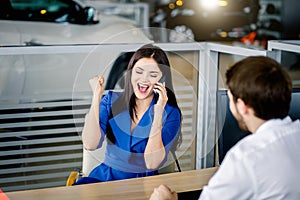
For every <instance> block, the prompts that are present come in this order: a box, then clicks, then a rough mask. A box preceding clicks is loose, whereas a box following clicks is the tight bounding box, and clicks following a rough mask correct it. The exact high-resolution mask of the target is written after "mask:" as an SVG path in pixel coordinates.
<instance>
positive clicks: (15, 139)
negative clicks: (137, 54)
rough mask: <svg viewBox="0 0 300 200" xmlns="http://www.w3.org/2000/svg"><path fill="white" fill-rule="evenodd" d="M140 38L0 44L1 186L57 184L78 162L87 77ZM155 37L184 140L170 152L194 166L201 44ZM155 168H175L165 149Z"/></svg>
mask: <svg viewBox="0 0 300 200" xmlns="http://www.w3.org/2000/svg"><path fill="white" fill-rule="evenodd" d="M142 45H143V44H111V45H104V44H103V45H74V46H35V47H1V48H0V60H1V62H0V76H1V77H0V81H1V84H0V140H1V142H0V150H1V151H0V177H1V178H0V188H1V189H2V190H3V191H6V192H8V191H16V190H25V189H35V188H46V187H55V186H63V185H65V183H66V180H67V177H68V175H69V173H70V172H71V171H72V170H81V169H82V167H83V166H82V160H83V149H82V142H81V130H82V127H83V123H84V116H85V114H86V113H87V111H88V109H89V105H90V102H91V97H92V93H91V90H90V87H89V83H88V80H89V79H90V78H92V77H93V76H95V75H100V74H104V76H105V78H106V79H107V77H108V76H109V74H111V73H114V72H115V70H113V69H114V68H115V67H120V66H119V65H117V64H116V63H115V60H116V59H117V58H119V56H120V55H123V54H124V53H126V52H133V51H135V50H136V49H138V48H139V47H141V46H142ZM157 45H158V46H160V47H161V48H163V49H164V50H165V51H166V52H167V54H168V56H169V58H170V62H171V66H172V78H173V84H174V90H175V94H176V96H177V99H178V103H179V106H180V108H181V110H182V114H183V121H182V134H183V142H182V145H181V147H180V148H179V149H178V150H177V151H176V155H177V157H178V158H179V163H180V167H181V170H183V171H186V170H191V169H195V168H196V167H195V166H196V164H195V163H196V161H195V160H196V159H195V157H196V151H195V149H196V147H195V144H196V142H195V141H196V133H197V116H198V113H197V109H196V108H197V104H198V99H197V97H198V71H199V67H200V66H199V63H200V61H199V59H200V54H201V52H202V51H203V49H204V48H203V44H198V43H190V44H157ZM119 79H120V80H122V77H119ZM120 85H121V84H119V82H118V81H117V82H116V83H114V84H110V87H112V88H111V89H114V90H122V88H121V86H120ZM105 92H106V91H105ZM202 107H205V106H202ZM103 153H104V151H102V154H103ZM100 157H101V156H100ZM170 166H171V167H170ZM160 171H161V173H169V172H174V171H177V168H175V165H174V160H173V159H172V157H170V158H169V160H168V162H167V163H166V165H165V166H163V168H162V169H161V170H160Z"/></svg>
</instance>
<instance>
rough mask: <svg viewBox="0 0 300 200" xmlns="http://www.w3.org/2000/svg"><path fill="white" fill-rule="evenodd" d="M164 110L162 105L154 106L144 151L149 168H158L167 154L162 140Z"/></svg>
mask: <svg viewBox="0 0 300 200" xmlns="http://www.w3.org/2000/svg"><path fill="white" fill-rule="evenodd" d="M163 112H164V109H163V108H162V107H161V106H158V105H155V106H154V118H153V122H152V127H151V130H150V134H149V139H148V143H147V146H146V149H145V152H144V158H145V163H146V166H147V168H148V169H156V168H157V167H158V166H159V165H160V164H161V162H162V161H163V160H164V158H165V156H166V151H165V147H164V144H163V141H162V115H163Z"/></svg>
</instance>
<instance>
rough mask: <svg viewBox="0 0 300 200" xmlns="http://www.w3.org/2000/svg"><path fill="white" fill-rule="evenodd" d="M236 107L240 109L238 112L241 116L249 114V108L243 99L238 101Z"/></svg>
mask: <svg viewBox="0 0 300 200" xmlns="http://www.w3.org/2000/svg"><path fill="white" fill-rule="evenodd" d="M236 107H237V109H238V112H239V113H240V114H241V115H245V114H248V112H249V107H248V106H247V105H246V104H245V102H244V101H243V99H240V98H238V99H237V102H236Z"/></svg>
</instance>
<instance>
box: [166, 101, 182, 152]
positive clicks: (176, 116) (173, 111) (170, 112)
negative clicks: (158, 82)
mask: <svg viewBox="0 0 300 200" xmlns="http://www.w3.org/2000/svg"><path fill="white" fill-rule="evenodd" d="M166 113H167V117H166V119H165V120H164V122H163V128H162V140H163V143H164V146H165V150H166V153H167V154H168V153H169V151H170V149H171V147H172V145H173V144H174V142H176V141H177V138H178V134H179V131H180V130H179V129H180V126H181V115H180V111H179V110H178V109H177V108H175V107H172V106H168V107H167V108H166Z"/></svg>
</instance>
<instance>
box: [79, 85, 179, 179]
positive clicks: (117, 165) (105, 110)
mask: <svg viewBox="0 0 300 200" xmlns="http://www.w3.org/2000/svg"><path fill="white" fill-rule="evenodd" d="M121 94H122V93H120V92H112V91H110V92H109V93H108V94H107V95H106V96H105V97H103V99H102V100H101V103H100V113H101V118H100V127H101V129H102V133H106V128H107V123H110V127H111V129H112V132H113V133H114V136H115V139H116V141H115V143H114V144H112V143H111V142H109V141H108V142H107V147H106V152H105V159H104V161H103V163H101V164H100V165H98V166H97V167H96V168H94V169H93V170H92V171H91V173H90V174H89V176H88V179H86V180H82V182H83V183H86V182H97V181H99V182H105V181H112V180H121V179H128V178H137V177H144V176H151V175H156V174H158V171H157V170H158V168H159V167H160V166H162V165H163V164H164V163H165V162H166V160H167V158H165V160H164V161H163V162H162V163H161V165H160V166H159V167H158V168H157V169H155V170H153V169H152V170H149V169H147V167H146V164H145V160H144V151H145V148H146V144H147V141H148V136H149V133H150V129H151V125H152V119H153V105H154V103H155V100H154V99H153V101H152V103H151V106H150V107H149V109H148V110H147V111H146V112H145V114H144V116H143V117H142V118H141V120H140V121H139V123H138V125H137V126H136V128H135V129H134V130H133V131H132V132H131V118H130V115H129V111H128V110H125V111H123V112H121V113H119V114H117V115H116V116H115V115H114V114H113V111H112V110H111V108H112V104H113V103H114V102H115V101H116V100H117V99H118V98H119V97H120V96H121ZM111 113H112V116H111ZM180 121H181V115H180V111H179V110H178V108H175V107H172V106H170V105H168V104H167V105H166V106H165V112H164V114H163V129H162V139H163V143H164V145H165V149H166V153H167V154H168V152H169V151H170V148H171V147H172V144H173V142H175V141H176V138H177V136H178V133H179V128H180ZM101 138H102V140H101V141H100V143H99V146H98V147H99V148H100V147H101V146H102V143H103V140H104V137H101ZM78 184H80V180H79V182H78Z"/></svg>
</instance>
